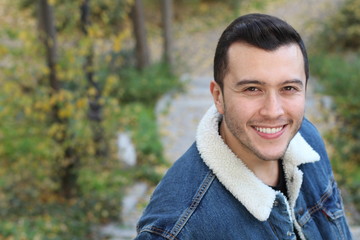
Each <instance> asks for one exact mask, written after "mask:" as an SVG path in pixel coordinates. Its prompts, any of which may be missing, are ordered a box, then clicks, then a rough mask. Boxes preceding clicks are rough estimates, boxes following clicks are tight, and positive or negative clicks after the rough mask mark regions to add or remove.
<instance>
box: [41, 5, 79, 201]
mask: <svg viewBox="0 0 360 240" xmlns="http://www.w3.org/2000/svg"><path fill="white" fill-rule="evenodd" d="M38 13H39V22H38V24H39V34H40V40H41V41H42V42H43V44H44V45H45V50H46V63H47V65H48V67H49V84H50V87H51V89H52V91H51V94H57V93H58V92H59V91H60V89H61V84H60V81H59V79H58V76H57V71H56V65H57V61H58V59H57V39H56V28H55V19H54V13H53V7H52V6H51V5H50V4H49V2H48V0H39V12H38ZM59 109H60V105H59V104H55V106H53V108H52V116H53V121H54V122H55V123H58V124H66V122H67V121H66V119H61V118H60V117H59V114H58V113H59ZM60 135H61V136H62V137H61V138H60V139H59V138H55V139H54V140H55V141H56V142H57V143H58V144H60V145H63V144H64V142H65V141H66V140H67V138H68V136H67V134H66V130H63V132H62V133H61V134H60ZM64 158H65V159H64V161H63V162H61V161H60V162H59V168H58V173H57V174H58V176H59V178H60V189H59V195H60V196H61V197H63V198H65V199H70V198H72V197H73V196H74V194H75V192H76V180H77V174H76V171H75V169H76V166H77V165H78V161H79V160H78V157H77V156H76V153H75V150H74V148H73V147H65V148H64Z"/></svg>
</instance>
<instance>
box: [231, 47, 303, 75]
mask: <svg viewBox="0 0 360 240" xmlns="http://www.w3.org/2000/svg"><path fill="white" fill-rule="evenodd" d="M227 70H228V71H227V73H228V74H227V75H232V76H233V77H236V78H252V79H257V80H262V79H263V78H265V79H266V78H297V79H304V80H305V78H306V76H305V68H304V58H303V55H302V52H301V49H300V47H299V46H298V45H297V44H296V43H292V44H288V45H283V46H280V47H279V48H277V49H275V50H271V51H270V50H264V49H260V48H257V47H254V46H252V45H249V44H246V43H242V42H236V43H233V44H232V45H231V46H230V48H229V51H228V69H227ZM259 78H260V79H259ZM287 80H288V79H287Z"/></svg>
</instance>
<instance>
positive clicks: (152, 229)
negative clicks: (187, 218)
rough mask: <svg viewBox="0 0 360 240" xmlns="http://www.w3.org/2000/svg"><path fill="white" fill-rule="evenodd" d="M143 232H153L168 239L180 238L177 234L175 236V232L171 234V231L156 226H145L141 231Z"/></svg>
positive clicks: (175, 239)
mask: <svg viewBox="0 0 360 240" xmlns="http://www.w3.org/2000/svg"><path fill="white" fill-rule="evenodd" d="M142 232H149V233H153V234H156V235H159V236H161V237H163V238H165V239H168V240H178V238H177V237H176V236H174V235H173V234H171V233H170V232H168V231H165V230H163V229H161V228H157V227H154V226H151V227H145V228H143V229H142V230H141V231H140V233H142Z"/></svg>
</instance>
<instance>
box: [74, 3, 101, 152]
mask: <svg viewBox="0 0 360 240" xmlns="http://www.w3.org/2000/svg"><path fill="white" fill-rule="evenodd" d="M80 10H81V30H82V32H83V33H84V35H85V37H89V36H88V35H89V34H88V33H89V32H88V28H89V27H90V26H91V22H90V10H91V9H90V0H83V1H82V4H81V6H80ZM90 41H91V40H90ZM84 71H85V77H86V80H87V83H88V89H89V90H90V89H93V90H94V93H93V94H92V95H91V96H89V97H88V102H89V110H88V117H89V119H90V121H91V124H92V128H91V129H92V131H93V141H94V143H95V148H96V150H95V155H96V156H98V157H105V156H106V155H107V146H106V145H107V144H106V141H105V138H104V136H103V133H104V130H103V128H102V126H101V122H102V119H103V117H102V106H101V104H100V99H101V89H100V86H99V83H98V82H96V81H95V79H94V46H93V43H92V42H91V43H90V45H89V46H88V51H87V54H86V56H85V64H84ZM90 91H91V90H90Z"/></svg>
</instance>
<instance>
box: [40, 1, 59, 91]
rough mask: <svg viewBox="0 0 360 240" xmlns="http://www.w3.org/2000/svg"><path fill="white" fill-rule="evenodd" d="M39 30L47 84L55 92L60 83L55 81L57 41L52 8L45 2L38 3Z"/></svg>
mask: <svg viewBox="0 0 360 240" xmlns="http://www.w3.org/2000/svg"><path fill="white" fill-rule="evenodd" d="M38 24H39V30H40V34H39V35H40V39H41V41H42V42H43V43H44V45H45V48H46V61H47V65H48V67H49V70H50V73H49V82H50V86H51V88H52V89H53V90H54V91H55V92H57V91H59V90H60V82H59V80H58V79H57V74H56V63H57V39H56V29H55V21H54V13H53V7H52V6H51V5H49V3H48V1H47V0H40V1H39V22H38Z"/></svg>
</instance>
